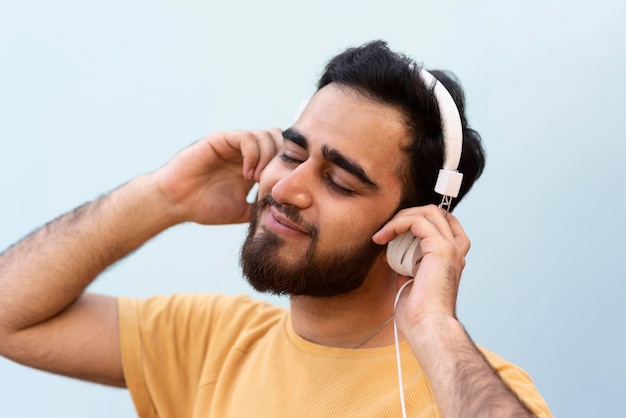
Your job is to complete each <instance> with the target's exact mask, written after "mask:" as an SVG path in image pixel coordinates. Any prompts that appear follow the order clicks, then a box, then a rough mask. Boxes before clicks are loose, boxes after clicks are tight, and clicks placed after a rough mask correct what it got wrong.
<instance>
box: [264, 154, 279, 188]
mask: <svg viewBox="0 0 626 418" xmlns="http://www.w3.org/2000/svg"><path fill="white" fill-rule="evenodd" d="M280 178H281V169H280V164H279V161H278V158H276V157H275V158H274V159H273V160H272V161H270V162H269V164H268V165H267V166H266V167H265V169H264V170H263V172H262V173H261V177H260V178H259V197H261V196H263V195H265V194H267V193H269V192H270V191H271V190H272V187H274V185H275V184H276V182H278V180H280Z"/></svg>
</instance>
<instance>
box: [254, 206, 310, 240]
mask: <svg viewBox="0 0 626 418" xmlns="http://www.w3.org/2000/svg"><path fill="white" fill-rule="evenodd" d="M265 223H266V225H267V227H268V228H270V229H271V230H272V231H274V232H276V233H279V234H281V235H288V236H294V237H295V236H299V237H301V236H303V235H309V233H308V232H307V231H305V230H304V229H302V228H301V227H300V226H298V224H296V223H294V222H292V221H290V220H289V219H288V218H287V217H286V216H285V215H283V214H282V213H281V212H280V211H279V210H278V209H277V208H275V207H270V208H269V211H268V212H267V215H266V217H265Z"/></svg>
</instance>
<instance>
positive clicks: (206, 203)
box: [0, 130, 282, 386]
mask: <svg viewBox="0 0 626 418" xmlns="http://www.w3.org/2000/svg"><path fill="white" fill-rule="evenodd" d="M281 143H282V136H281V133H280V131H279V130H273V131H258V132H228V133H217V134H213V135H210V136H208V137H206V138H204V139H202V140H200V141H198V142H196V143H195V144H193V145H192V146H190V147H189V148H187V149H185V150H183V151H182V152H181V153H179V154H178V155H177V156H176V157H174V159H172V161H170V163H168V164H167V165H166V166H164V167H163V168H161V169H160V170H158V171H156V172H154V173H152V174H149V175H144V176H140V177H138V178H136V179H134V180H132V181H131V182H129V183H127V184H125V185H124V186H122V187H120V188H119V189H117V190H115V191H114V192H112V193H110V194H108V195H106V196H104V197H102V198H100V199H98V200H96V201H94V202H92V203H89V204H86V205H84V206H82V207H79V208H77V209H76V210H74V211H72V212H70V213H68V214H66V215H64V216H61V217H60V218H58V219H56V220H54V221H52V222H50V223H48V224H47V225H45V226H44V227H42V228H40V229H39V230H37V231H35V232H33V233H32V234H30V235H29V236H27V237H26V238H24V239H23V240H22V241H20V242H18V243H17V244H15V245H14V246H12V247H10V248H9V249H8V250H6V251H5V252H4V253H2V254H1V255H0V312H2V314H1V315H0V355H3V356H5V357H7V358H10V359H12V360H14V361H17V362H20V363H23V364H25V365H29V366H32V367H36V368H40V369H43V370H48V371H51V372H54V373H59V374H63V375H67V376H72V377H77V378H81V379H85V380H90V381H95V382H99V383H105V384H110V385H115V386H124V376H123V372H122V363H121V356H120V348H119V336H118V324H117V306H116V301H115V299H114V298H111V297H107V296H100V295H91V294H84V293H83V291H84V289H85V288H86V287H87V286H88V285H89V284H90V283H91V282H92V281H93V280H94V279H95V278H96V277H97V276H98V274H100V272H102V271H103V270H104V269H105V268H107V267H108V266H110V265H111V264H113V263H115V262H116V261H117V260H119V259H120V258H122V257H124V256H125V255H127V254H128V253H129V252H131V251H133V250H134V249H136V248H138V247H139V246H141V245H142V244H143V243H144V242H146V241H147V240H149V239H150V238H152V237H154V236H155V235H157V234H158V233H160V232H162V231H164V230H165V229H167V228H169V227H170V226H173V225H176V224H178V223H181V222H188V221H191V222H197V223H202V224H227V223H238V222H245V221H247V220H248V217H249V213H250V205H249V204H248V203H247V202H246V196H247V194H248V192H249V190H250V188H251V187H252V185H253V184H254V182H255V181H257V180H258V178H259V176H260V173H261V171H262V170H263V168H264V167H265V166H266V165H267V163H268V162H269V160H270V159H271V158H272V157H273V156H274V154H275V153H276V152H277V150H278V148H279V147H280V146H281Z"/></svg>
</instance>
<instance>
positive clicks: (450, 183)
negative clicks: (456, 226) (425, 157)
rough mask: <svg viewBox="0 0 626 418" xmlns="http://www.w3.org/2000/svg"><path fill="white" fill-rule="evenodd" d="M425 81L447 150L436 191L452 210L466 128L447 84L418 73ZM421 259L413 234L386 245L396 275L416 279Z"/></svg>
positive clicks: (445, 205) (459, 187) (456, 194)
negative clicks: (433, 102) (430, 92)
mask: <svg viewBox="0 0 626 418" xmlns="http://www.w3.org/2000/svg"><path fill="white" fill-rule="evenodd" d="M419 73H420V76H421V78H422V81H424V83H425V84H426V85H427V86H429V87H430V88H432V89H433V94H434V95H435V99H436V100H437V106H438V107H439V114H440V115H441V128H442V134H443V142H444V147H445V154H444V155H445V158H444V163H443V167H442V168H441V169H440V170H439V175H438V176H437V182H436V183H435V191H436V192H437V193H439V194H440V195H442V196H443V198H442V200H441V203H440V205H439V207H443V208H445V209H446V210H448V209H449V208H450V205H451V203H452V199H453V198H455V197H457V196H458V195H459V190H460V189H461V182H462V181H463V174H461V173H459V172H458V170H457V169H458V167H459V162H460V161H461V151H462V150H463V126H462V124H461V115H460V114H459V109H458V108H457V107H456V104H455V103H454V99H453V98H452V96H451V95H450V92H448V90H447V89H446V88H445V87H444V85H443V84H442V83H441V82H440V81H438V80H437V79H436V78H435V77H434V76H433V75H432V74H431V73H429V72H428V71H426V70H424V69H423V68H422V69H420V70H419ZM421 258H422V252H421V251H420V248H419V239H417V238H416V237H414V236H413V234H411V232H405V233H404V234H401V235H399V236H398V237H397V238H396V239H394V240H393V241H391V242H390V243H389V244H387V262H388V263H389V266H390V267H391V268H392V269H393V270H394V271H395V272H397V273H399V274H402V275H404V276H410V277H415V274H416V273H417V267H418V263H419V261H420V260H421Z"/></svg>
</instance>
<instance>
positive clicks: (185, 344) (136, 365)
mask: <svg viewBox="0 0 626 418" xmlns="http://www.w3.org/2000/svg"><path fill="white" fill-rule="evenodd" d="M277 309H278V308H273V307H270V305H264V304H261V303H259V302H255V301H253V300H252V299H251V298H249V297H247V296H227V295H201V294H193V295H172V296H155V297H151V298H148V299H144V300H138V299H132V298H119V299H118V313H119V326H120V342H121V345H120V346H121V351H122V364H123V368H124V377H125V379H126V385H127V387H128V389H129V391H130V393H131V396H132V398H133V402H134V404H135V408H136V410H137V413H138V415H139V416H141V417H159V416H190V415H191V412H192V411H190V410H187V409H188V408H192V405H193V404H194V400H195V397H196V395H197V391H198V387H199V385H200V384H201V383H202V382H201V379H207V378H208V379H210V378H211V371H210V370H212V369H211V367H217V368H218V367H219V364H220V362H221V358H223V356H225V355H227V353H228V350H229V349H232V348H233V347H236V346H238V345H245V341H246V340H245V336H246V333H248V334H249V333H250V332H251V331H250V330H252V331H254V330H255V325H258V324H262V323H264V322H267V321H268V318H272V317H273V316H275V312H276V311H277ZM242 324H244V325H246V327H245V329H244V328H243V327H242ZM256 328H259V326H257V327H256ZM216 330H219V335H218V334H216V332H217V331H216ZM214 334H216V335H214ZM207 363H210V364H207ZM213 365H215V366H213ZM207 370H209V373H207ZM214 373H215V374H217V373H219V370H218V369H216V370H215V372H214Z"/></svg>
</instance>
